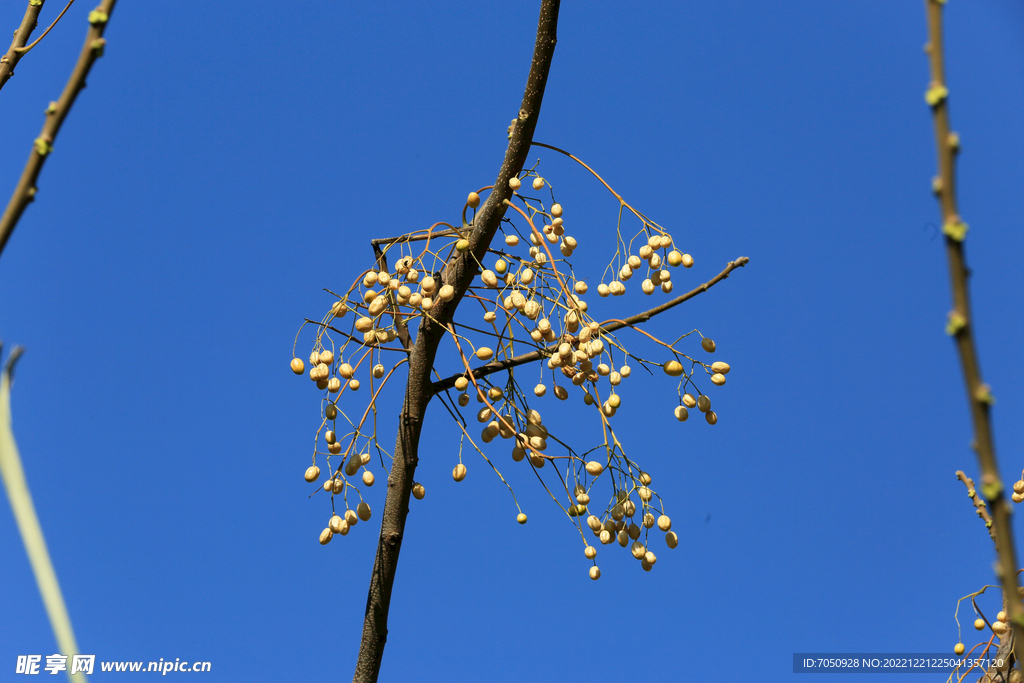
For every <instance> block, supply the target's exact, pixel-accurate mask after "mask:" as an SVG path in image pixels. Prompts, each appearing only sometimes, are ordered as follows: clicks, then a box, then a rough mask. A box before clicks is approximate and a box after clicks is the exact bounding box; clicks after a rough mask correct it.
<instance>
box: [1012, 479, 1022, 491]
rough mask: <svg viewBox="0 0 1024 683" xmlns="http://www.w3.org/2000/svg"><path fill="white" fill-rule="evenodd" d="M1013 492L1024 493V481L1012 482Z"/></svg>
mask: <svg viewBox="0 0 1024 683" xmlns="http://www.w3.org/2000/svg"><path fill="white" fill-rule="evenodd" d="M1013 491H1014V493H1024V481H1015V482H1013Z"/></svg>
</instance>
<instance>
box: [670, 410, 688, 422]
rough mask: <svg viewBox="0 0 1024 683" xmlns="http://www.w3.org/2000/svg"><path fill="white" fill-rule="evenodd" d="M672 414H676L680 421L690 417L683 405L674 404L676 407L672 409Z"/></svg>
mask: <svg viewBox="0 0 1024 683" xmlns="http://www.w3.org/2000/svg"><path fill="white" fill-rule="evenodd" d="M673 414H674V415H675V416H676V419H677V420H679V421H680V422H686V419H687V418H688V417H690V413H688V412H686V408H685V407H684V406H676V409H675V410H674V411H673Z"/></svg>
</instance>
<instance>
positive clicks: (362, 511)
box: [356, 472, 370, 522]
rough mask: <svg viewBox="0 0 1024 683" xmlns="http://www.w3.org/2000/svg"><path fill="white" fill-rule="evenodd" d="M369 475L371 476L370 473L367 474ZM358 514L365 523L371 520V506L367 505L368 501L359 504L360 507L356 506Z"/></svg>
mask: <svg viewBox="0 0 1024 683" xmlns="http://www.w3.org/2000/svg"><path fill="white" fill-rule="evenodd" d="M367 474H369V472H367ZM356 514H357V515H359V519H361V520H363V521H364V522H365V521H367V520H368V519H370V506H369V504H367V502H366V501H363V502H361V503H359V505H357V506H356Z"/></svg>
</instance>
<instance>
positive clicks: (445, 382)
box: [431, 256, 750, 394]
mask: <svg viewBox="0 0 1024 683" xmlns="http://www.w3.org/2000/svg"><path fill="white" fill-rule="evenodd" d="M749 262H750V259H749V258H747V257H746V256H740V257H739V258H738V259H736V260H735V261H730V262H729V264H728V265H727V266H726V267H725V269H724V270H723V271H722V272H721V273H719V274H718V275H716V276H715V277H713V278H711V279H710V280H708V281H707V282H705V283H704V284H702V285H700V286H699V287H695V288H694V289H692V290H690V291H689V292H687V293H686V294H680V295H679V296H677V297H676V298H674V299H672V300H671V301H666V302H665V303H663V304H661V305H660V306H655V307H654V308H652V309H650V310H647V311H644V312H642V313H637V314H635V315H631V316H630V317H628V318H626V319H625V320H615V321H611V322H609V323H608V324H607V325H602V326H601V331H602V332H614V331H616V330H621V329H622V328H623V327H628V326H630V325H636V324H639V323H643V322H647V321H648V320H650V319H651V318H653V317H654V316H656V315H658V314H659V313H664V312H665V311H667V310H669V309H670V308H674V307H675V306H678V305H679V304H681V303H683V302H684V301H688V300H690V299H692V298H693V297H695V296H697V295H698V294H701V293H702V292H706V291H708V290H709V289H711V288H712V287H713V286H714V285H715V284H717V283H719V282H721V281H722V280H724V279H726V278H727V277H729V273H731V272H732V271H733V270H735V269H736V268H742V267H743V266H745V265H747V263H749ZM557 352H558V342H556V343H555V344H552V345H551V346H548V347H545V348H543V349H538V350H536V351H531V352H529V353H524V354H522V355H519V356H514V357H512V358H506V359H505V360H501V361H494V362H491V363H488V364H487V365H482V366H480V367H479V368H476V369H474V370H473V377H475V378H476V379H480V378H481V377H486V376H487V375H492V374H494V373H496V372H501V371H503V370H508V369H509V368H514V367H518V366H520V365H525V364H527V363H533V362H535V361H538V360H540V359H542V358H547V357H548V356H551V355H553V354H554V353H557ZM466 376H467V375H466V373H465V372H460V373H457V374H455V375H452V376H451V377H446V378H445V379H442V380H438V381H436V382H434V383H433V384H432V385H431V392H432V393H434V394H436V393H438V392H441V391H445V390H447V389H451V388H452V387H454V386H455V380H457V379H458V378H459V377H466Z"/></svg>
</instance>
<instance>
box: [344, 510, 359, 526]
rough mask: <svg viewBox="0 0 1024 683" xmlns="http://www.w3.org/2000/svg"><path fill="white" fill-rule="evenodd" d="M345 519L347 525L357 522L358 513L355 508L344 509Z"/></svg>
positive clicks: (353, 524)
mask: <svg viewBox="0 0 1024 683" xmlns="http://www.w3.org/2000/svg"><path fill="white" fill-rule="evenodd" d="M345 521H346V522H348V525H349V526H355V525H356V524H358V523H359V515H357V514H356V511H355V510H345Z"/></svg>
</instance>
